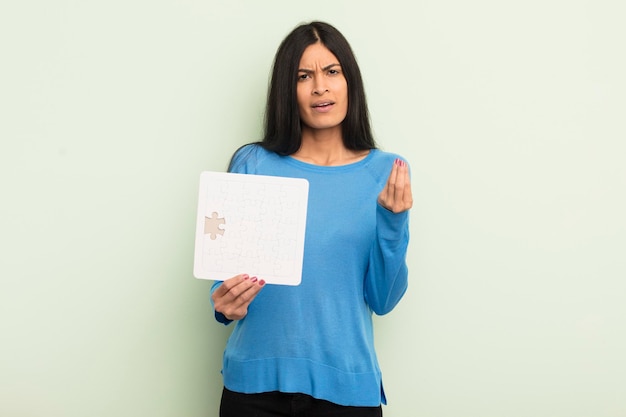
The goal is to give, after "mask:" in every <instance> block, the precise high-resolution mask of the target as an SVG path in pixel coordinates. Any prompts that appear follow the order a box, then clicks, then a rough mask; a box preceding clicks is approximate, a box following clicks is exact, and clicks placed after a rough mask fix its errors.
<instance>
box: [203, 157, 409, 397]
mask: <svg viewBox="0 0 626 417" xmlns="http://www.w3.org/2000/svg"><path fill="white" fill-rule="evenodd" d="M397 157H398V156H397V155H394V154H391V153H387V152H383V151H380V150H376V149H374V150H372V151H371V152H370V153H369V155H368V156H367V157H365V158H364V159H362V160H361V161H358V162H356V163H353V164H349V165H344V166H318V165H312V164H308V163H305V162H301V161H299V160H296V159H294V158H292V157H290V156H279V155H277V154H275V153H273V152H269V151H267V150H265V149H263V148H262V147H260V146H259V145H248V146H245V147H244V148H242V149H240V150H239V151H238V152H237V153H236V154H235V157H234V159H233V164H232V168H231V171H232V172H238V173H247V174H259V175H275V176H282V177H296V178H306V179H307V180H308V181H309V202H308V209H307V227H306V235H305V246H304V247H305V249H304V265H303V273H302V283H301V284H300V285H299V286H280V285H269V284H268V285H266V286H265V287H264V288H263V289H262V290H261V292H260V293H259V294H258V296H257V297H256V298H255V299H254V301H253V302H252V304H251V305H250V307H249V309H248V314H247V316H246V317H244V318H243V319H242V320H239V321H237V322H236V325H235V328H234V329H233V332H232V334H231V336H230V338H229V340H228V343H227V345H226V350H225V352H224V363H223V370H222V373H223V376H224V385H225V386H226V388H228V389H230V390H232V391H237V392H242V393H259V392H268V391H282V392H289V393H296V392H297V393H304V394H309V395H311V396H313V397H315V398H320V399H324V400H327V401H331V402H334V403H336V404H341V405H351V406H378V405H380V404H381V403H383V404H385V403H386V399H385V394H384V391H383V389H382V379H381V372H380V369H379V366H378V361H377V359H376V353H375V351H374V337H373V328H372V312H374V313H376V314H379V315H382V314H386V313H388V312H389V311H391V310H392V309H393V308H394V307H395V305H396V304H397V303H398V301H400V298H402V296H403V294H404V293H405V291H406V288H407V266H406V262H405V258H406V250H407V245H408V242H409V227H408V212H404V213H399V214H394V213H392V212H390V211H388V210H387V209H385V208H383V207H382V206H380V205H379V204H378V203H377V197H378V194H379V193H380V191H381V190H382V189H383V187H384V185H385V183H386V181H387V177H388V176H389V173H390V171H391V167H392V165H393V161H394V159H395V158H397ZM241 272H242V273H245V272H247V271H241ZM262 278H263V277H259V279H262ZM220 284H221V282H219V281H216V282H215V283H214V284H213V287H212V289H211V293H212V292H213V291H215V289H216V288H217V287H218V286H219V285H220ZM215 316H216V318H217V320H218V321H221V322H222V323H224V324H228V323H229V320H227V319H226V318H225V317H224V316H223V315H222V314H219V313H216V314H215Z"/></svg>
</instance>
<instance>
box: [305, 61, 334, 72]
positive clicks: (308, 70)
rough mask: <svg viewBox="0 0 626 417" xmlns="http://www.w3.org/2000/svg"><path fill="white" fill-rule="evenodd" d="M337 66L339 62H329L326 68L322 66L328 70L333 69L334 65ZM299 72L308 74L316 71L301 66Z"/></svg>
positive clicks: (323, 69) (324, 69)
mask: <svg viewBox="0 0 626 417" xmlns="http://www.w3.org/2000/svg"><path fill="white" fill-rule="evenodd" d="M336 66H339V64H337V63H335V64H328V65H326V66H325V67H324V68H322V71H328V70H329V69H331V68H332V67H336ZM298 72H306V73H307V74H310V73H312V72H315V71H313V70H311V69H306V68H300V69H299V70H298Z"/></svg>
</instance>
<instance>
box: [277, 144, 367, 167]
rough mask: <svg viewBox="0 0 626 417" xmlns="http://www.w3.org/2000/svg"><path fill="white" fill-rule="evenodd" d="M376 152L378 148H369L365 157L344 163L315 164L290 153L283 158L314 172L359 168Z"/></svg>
mask: <svg viewBox="0 0 626 417" xmlns="http://www.w3.org/2000/svg"><path fill="white" fill-rule="evenodd" d="M376 152H378V149H370V151H369V153H368V154H367V155H366V156H365V158H363V159H360V160H358V161H356V162H351V163H349V164H345V165H329V166H327V165H316V164H312V163H309V162H304V161H301V160H299V159H296V158H294V157H293V156H291V155H287V156H286V157H285V158H286V160H287V162H289V163H290V164H291V165H294V166H297V167H300V168H304V169H307V170H309V171H316V172H340V171H351V170H353V169H356V168H360V167H361V166H363V165H366V164H367V163H368V162H369V160H370V159H371V158H372V157H373V156H374V154H375V153H376Z"/></svg>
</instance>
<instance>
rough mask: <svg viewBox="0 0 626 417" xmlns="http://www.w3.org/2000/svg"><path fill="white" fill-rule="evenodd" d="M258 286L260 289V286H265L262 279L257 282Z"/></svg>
mask: <svg viewBox="0 0 626 417" xmlns="http://www.w3.org/2000/svg"><path fill="white" fill-rule="evenodd" d="M259 285H260V286H261V287H262V286H264V285H265V280H264V279H262V280H260V281H259Z"/></svg>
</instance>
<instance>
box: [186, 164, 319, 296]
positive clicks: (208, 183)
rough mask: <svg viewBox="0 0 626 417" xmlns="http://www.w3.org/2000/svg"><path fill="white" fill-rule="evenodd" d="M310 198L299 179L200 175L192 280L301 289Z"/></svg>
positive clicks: (206, 172) (263, 176) (218, 174)
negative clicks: (245, 278) (237, 279)
mask: <svg viewBox="0 0 626 417" xmlns="http://www.w3.org/2000/svg"><path fill="white" fill-rule="evenodd" d="M308 195H309V182H308V181H307V180H305V179H302V178H286V177H273V176H265V175H251V174H233V173H225V172H210V171H204V172H202V173H201V174H200V190H199V196H198V214H197V222H196V244H195V256H194V276H195V277H196V278H200V279H212V280H225V279H228V278H232V277H234V276H235V275H238V274H242V273H246V274H249V275H250V276H257V277H258V278H259V279H263V280H265V282H267V283H268V284H282V285H298V284H300V281H301V278H302V260H303V256H304V234H305V228H306V212H307V202H308Z"/></svg>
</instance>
